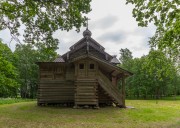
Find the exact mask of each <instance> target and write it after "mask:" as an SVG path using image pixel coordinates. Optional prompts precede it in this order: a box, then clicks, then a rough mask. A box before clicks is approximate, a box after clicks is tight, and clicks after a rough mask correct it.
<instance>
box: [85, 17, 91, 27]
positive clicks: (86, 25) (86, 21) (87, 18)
mask: <svg viewBox="0 0 180 128" xmlns="http://www.w3.org/2000/svg"><path fill="white" fill-rule="evenodd" d="M88 20H90V19H89V18H86V22H87V23H86V27H87V29H88V25H89V24H88Z"/></svg>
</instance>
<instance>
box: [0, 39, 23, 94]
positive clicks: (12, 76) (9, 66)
mask: <svg viewBox="0 0 180 128" xmlns="http://www.w3.org/2000/svg"><path fill="white" fill-rule="evenodd" d="M12 60H13V54H12V52H11V50H10V49H9V48H8V46H7V45H6V44H3V43H2V42H1V41H0V97H12V96H13V97H14V96H17V92H18V86H19V85H18V82H17V76H18V74H17V71H16V68H15V67H14V65H13V63H12Z"/></svg>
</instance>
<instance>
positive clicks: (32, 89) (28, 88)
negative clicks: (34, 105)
mask: <svg viewBox="0 0 180 128" xmlns="http://www.w3.org/2000/svg"><path fill="white" fill-rule="evenodd" d="M57 45H58V44H54V47H49V46H46V44H43V43H36V46H34V45H31V44H26V45H17V46H16V50H15V52H14V54H15V56H16V67H17V69H18V71H19V75H20V77H19V78H20V79H19V83H20V85H21V88H20V92H21V97H23V98H35V97H36V90H37V83H38V65H36V62H38V61H45V62H46V61H52V60H53V59H55V57H57V53H56V49H57Z"/></svg>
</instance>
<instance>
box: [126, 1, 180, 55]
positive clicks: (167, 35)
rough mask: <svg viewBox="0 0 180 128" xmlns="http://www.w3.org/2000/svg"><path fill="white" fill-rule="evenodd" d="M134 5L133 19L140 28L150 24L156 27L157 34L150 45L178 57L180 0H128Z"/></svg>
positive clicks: (179, 50) (179, 51) (179, 47)
mask: <svg viewBox="0 0 180 128" xmlns="http://www.w3.org/2000/svg"><path fill="white" fill-rule="evenodd" d="M126 1H127V3H131V4H134V5H135V7H134V9H133V12H132V13H133V17H135V18H136V21H137V22H138V25H139V26H147V25H148V24H149V23H150V22H153V23H154V25H156V27H157V29H156V33H155V35H154V36H153V37H152V38H151V40H150V45H151V46H153V47H156V46H157V47H158V48H159V49H161V50H163V51H165V52H167V53H169V54H170V55H173V56H177V55H178V54H180V45H179V44H180V34H179V33H180V8H179V5H180V1H179V0H126Z"/></svg>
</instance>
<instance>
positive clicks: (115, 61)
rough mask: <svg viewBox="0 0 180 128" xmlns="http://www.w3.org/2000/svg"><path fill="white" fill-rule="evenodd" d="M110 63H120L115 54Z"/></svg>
mask: <svg viewBox="0 0 180 128" xmlns="http://www.w3.org/2000/svg"><path fill="white" fill-rule="evenodd" d="M110 63H112V64H120V62H119V60H118V59H117V58H116V55H114V56H113V58H112V59H111V61H110Z"/></svg>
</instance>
